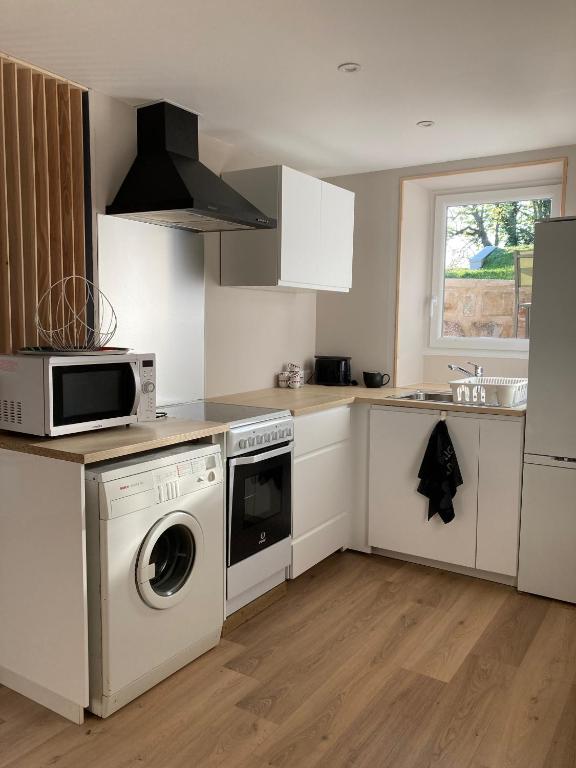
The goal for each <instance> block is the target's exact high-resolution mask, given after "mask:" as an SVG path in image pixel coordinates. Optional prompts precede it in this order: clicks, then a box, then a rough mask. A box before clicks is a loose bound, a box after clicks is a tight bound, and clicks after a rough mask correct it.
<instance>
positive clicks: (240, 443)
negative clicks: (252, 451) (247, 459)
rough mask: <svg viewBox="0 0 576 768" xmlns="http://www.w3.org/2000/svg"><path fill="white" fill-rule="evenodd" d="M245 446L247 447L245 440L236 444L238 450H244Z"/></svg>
mask: <svg viewBox="0 0 576 768" xmlns="http://www.w3.org/2000/svg"><path fill="white" fill-rule="evenodd" d="M246 445H247V443H246V440H240V442H239V443H238V448H240V449H243V448H246Z"/></svg>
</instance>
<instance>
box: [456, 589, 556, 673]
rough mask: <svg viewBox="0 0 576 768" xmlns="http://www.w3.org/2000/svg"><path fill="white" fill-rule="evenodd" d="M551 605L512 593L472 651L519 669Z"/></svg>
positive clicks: (529, 596) (531, 596) (543, 600)
mask: <svg viewBox="0 0 576 768" xmlns="http://www.w3.org/2000/svg"><path fill="white" fill-rule="evenodd" d="M549 605H550V603H549V601H548V600H546V599H545V598H537V597H534V596H533V595H524V594H521V593H519V592H512V593H511V594H510V596H509V597H508V598H507V600H506V602H505V603H504V604H503V605H502V606H501V608H500V610H499V611H498V613H497V614H496V616H495V617H494V621H492V622H490V624H489V625H488V626H487V627H486V629H485V631H484V633H483V634H482V636H481V637H480V638H479V640H478V642H477V643H476V645H475V646H474V647H473V648H472V651H471V652H472V653H475V654H479V655H480V656H489V657H490V658H494V659H498V660H499V661H501V662H503V663H504V664H511V665H512V666H515V667H518V666H519V665H520V664H521V663H522V659H523V658H524V656H525V655H526V651H527V650H528V648H529V647H530V644H531V643H532V641H533V640H534V636H535V635H536V632H537V631H538V629H539V628H540V625H541V624H542V622H543V621H544V617H545V616H546V612H547V610H548V607H549Z"/></svg>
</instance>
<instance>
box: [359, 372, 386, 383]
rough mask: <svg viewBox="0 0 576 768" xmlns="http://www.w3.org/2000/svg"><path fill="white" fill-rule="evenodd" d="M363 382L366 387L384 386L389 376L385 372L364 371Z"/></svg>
mask: <svg viewBox="0 0 576 768" xmlns="http://www.w3.org/2000/svg"><path fill="white" fill-rule="evenodd" d="M362 375H363V376H364V384H365V385H366V386H367V387H385V386H386V384H388V382H389V381H390V376H388V374H387V373H373V372H372V373H371V372H369V371H364V373H363V374H362Z"/></svg>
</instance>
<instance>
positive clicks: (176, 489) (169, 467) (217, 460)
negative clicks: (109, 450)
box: [100, 452, 223, 517]
mask: <svg viewBox="0 0 576 768" xmlns="http://www.w3.org/2000/svg"><path fill="white" fill-rule="evenodd" d="M222 481H223V471H222V457H221V455H220V453H219V452H218V453H207V454H205V455H204V456H191V457H190V458H188V457H187V456H186V455H183V456H182V457H179V458H178V460H177V461H175V462H174V463H170V464H164V465H163V466H157V467H156V468H154V469H150V470H149V471H147V472H139V473H135V474H133V475H130V476H128V477H123V478H121V479H117V480H110V481H108V482H104V483H103V489H104V493H103V494H102V496H101V499H100V509H101V513H102V515H103V517H119V516H121V515H125V514H127V513H129V512H135V511H137V510H139V509H144V508H146V507H151V506H153V505H154V504H162V503H164V502H166V501H172V500H173V499H178V498H179V497H180V496H185V495H186V494H188V493H194V492H195V491H200V490H202V489H203V488H207V487H209V486H211V485H216V484H218V483H222Z"/></svg>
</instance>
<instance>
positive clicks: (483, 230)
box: [442, 198, 551, 339]
mask: <svg viewBox="0 0 576 768" xmlns="http://www.w3.org/2000/svg"><path fill="white" fill-rule="evenodd" d="M550 210H551V200H550V199H548V198H539V199H535V200H508V201H503V202H499V203H469V204H466V205H451V206H449V207H448V208H447V212H446V244H445V254H444V306H443V331H442V334H443V336H444V337H464V338H471V337H476V338H477V337H481V338H502V339H505V338H519V339H526V338H528V337H529V333H530V308H531V302H532V266H533V244H534V224H535V222H536V221H538V220H539V219H546V218H549V217H550Z"/></svg>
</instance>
